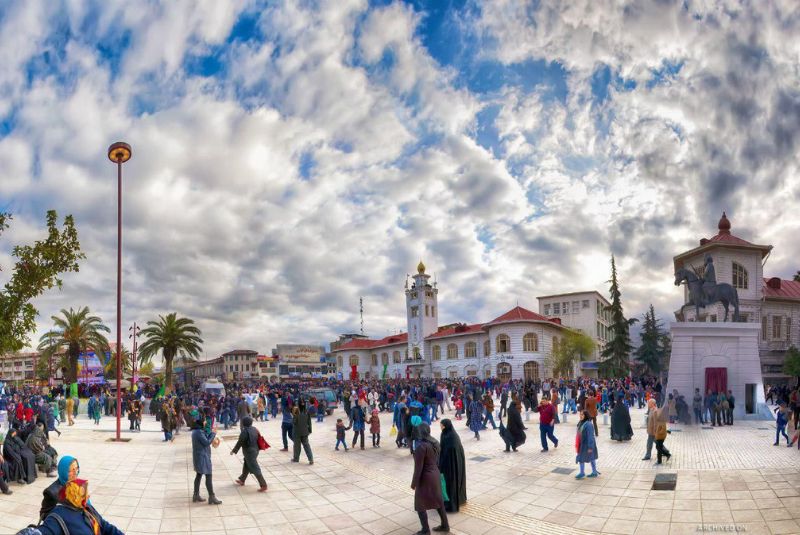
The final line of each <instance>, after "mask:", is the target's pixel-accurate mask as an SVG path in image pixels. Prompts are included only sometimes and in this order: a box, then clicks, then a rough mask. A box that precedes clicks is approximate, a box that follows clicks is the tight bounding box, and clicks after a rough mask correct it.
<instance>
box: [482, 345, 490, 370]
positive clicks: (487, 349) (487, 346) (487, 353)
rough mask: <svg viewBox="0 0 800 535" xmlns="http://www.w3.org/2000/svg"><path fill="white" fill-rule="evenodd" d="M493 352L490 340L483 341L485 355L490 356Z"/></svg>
mask: <svg viewBox="0 0 800 535" xmlns="http://www.w3.org/2000/svg"><path fill="white" fill-rule="evenodd" d="M491 352H492V348H491V347H490V345H489V340H486V341H485V342H484V343H483V356H484V357H488V356H489V354H490V353H491ZM489 373H491V372H489Z"/></svg>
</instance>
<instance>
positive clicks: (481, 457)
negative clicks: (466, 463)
mask: <svg viewBox="0 0 800 535" xmlns="http://www.w3.org/2000/svg"><path fill="white" fill-rule="evenodd" d="M489 459H491V457H484V456H483V455H478V456H477V457H471V458H470V461H475V462H476V463H482V462H484V461H488V460H489Z"/></svg>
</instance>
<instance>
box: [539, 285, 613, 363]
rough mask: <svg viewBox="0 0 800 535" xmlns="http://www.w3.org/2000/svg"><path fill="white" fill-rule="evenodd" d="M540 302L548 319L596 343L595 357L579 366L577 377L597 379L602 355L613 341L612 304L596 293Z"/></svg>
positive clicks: (551, 297) (542, 299)
mask: <svg viewBox="0 0 800 535" xmlns="http://www.w3.org/2000/svg"><path fill="white" fill-rule="evenodd" d="M536 299H538V300H539V313H540V314H542V315H543V316H546V317H548V318H560V319H561V324H562V325H564V326H566V327H570V328H572V329H575V330H577V331H581V332H582V333H584V334H585V335H587V336H589V337H590V338H591V339H592V340H593V341H594V343H595V349H594V351H593V352H592V354H591V355H586V356H585V357H584V360H583V361H582V362H577V363H575V373H576V374H577V375H587V376H593V377H596V376H597V367H598V363H599V361H600V353H601V352H602V351H603V348H604V347H605V346H606V344H607V343H608V341H609V340H610V338H611V334H612V331H611V313H610V312H609V310H608V307H609V306H611V303H609V302H608V300H607V299H606V298H605V297H603V296H602V295H600V293H599V292H596V291H594V290H591V291H586V292H572V293H565V294H558V295H544V296H542V297H537V298H536Z"/></svg>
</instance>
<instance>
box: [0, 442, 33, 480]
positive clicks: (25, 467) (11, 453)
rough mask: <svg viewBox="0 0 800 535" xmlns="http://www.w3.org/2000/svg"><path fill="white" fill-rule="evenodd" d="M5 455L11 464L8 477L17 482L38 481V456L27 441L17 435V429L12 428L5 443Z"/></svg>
mask: <svg viewBox="0 0 800 535" xmlns="http://www.w3.org/2000/svg"><path fill="white" fill-rule="evenodd" d="M3 457H5V460H6V462H8V464H9V469H8V479H9V481H16V482H17V483H33V482H34V481H36V457H35V456H34V455H33V452H32V451H31V450H30V449H28V447H27V446H26V445H25V443H24V442H23V441H22V440H20V438H19V436H17V430H16V429H11V430H10V431H9V432H8V435H6V440H5V442H4V443H3Z"/></svg>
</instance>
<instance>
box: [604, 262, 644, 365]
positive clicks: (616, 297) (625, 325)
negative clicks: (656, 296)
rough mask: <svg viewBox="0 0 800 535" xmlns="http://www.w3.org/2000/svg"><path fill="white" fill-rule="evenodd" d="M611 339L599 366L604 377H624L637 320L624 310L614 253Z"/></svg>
mask: <svg viewBox="0 0 800 535" xmlns="http://www.w3.org/2000/svg"><path fill="white" fill-rule="evenodd" d="M608 282H610V283H611V288H610V290H609V292H610V294H611V306H609V307H608V308H607V310H609V311H610V312H611V340H609V341H608V343H606V346H605V347H604V348H603V352H602V353H601V359H602V360H601V361H600V366H599V368H600V369H599V371H600V374H601V375H602V376H603V377H608V378H614V377H624V376H626V375H627V374H628V371H629V370H630V364H629V361H628V358H629V356H630V354H631V350H632V349H633V347H632V346H631V334H630V326H631V325H633V324H634V323H635V322H636V319H635V318H631V319H626V318H625V314H623V312H622V299H621V297H622V293H621V292H620V290H619V282H618V280H617V264H616V260H615V259H614V255H611V280H609V281H608Z"/></svg>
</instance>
